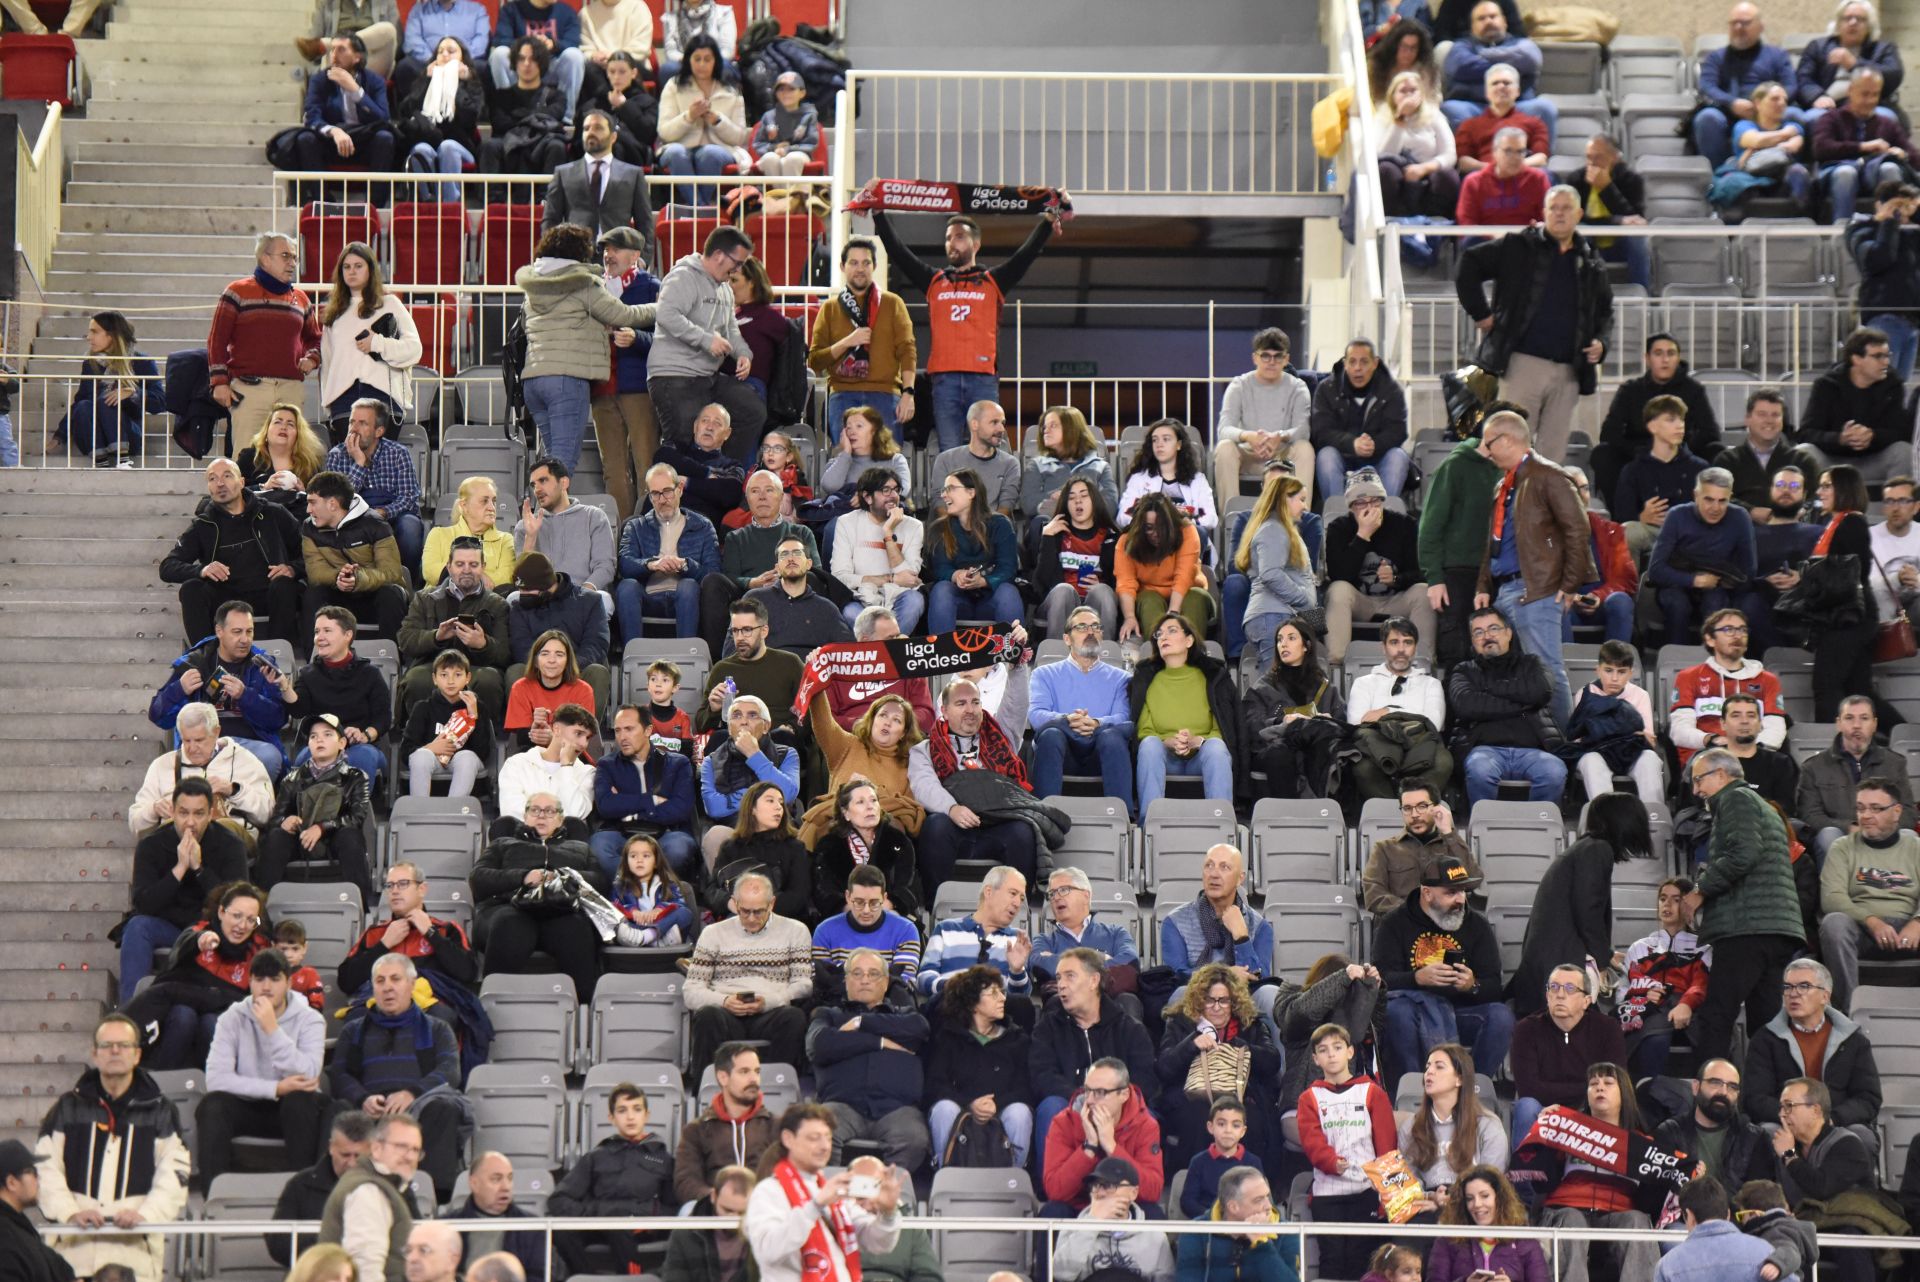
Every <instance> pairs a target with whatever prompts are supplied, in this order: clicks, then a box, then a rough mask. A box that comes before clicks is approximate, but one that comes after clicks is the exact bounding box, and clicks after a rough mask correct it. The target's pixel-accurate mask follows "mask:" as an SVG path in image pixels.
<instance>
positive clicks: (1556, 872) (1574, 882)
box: [1507, 792, 1653, 1019]
mask: <svg viewBox="0 0 1920 1282" xmlns="http://www.w3.org/2000/svg"><path fill="white" fill-rule="evenodd" d="M1652 857H1653V837H1652V835H1651V833H1650V831H1649V830H1648V828H1647V808H1646V806H1645V805H1644V804H1642V803H1641V801H1640V798H1638V797H1636V796H1635V795H1634V794H1632V793H1630V792H1603V793H1601V794H1600V795H1599V796H1598V797H1595V798H1594V799H1593V800H1592V802H1590V803H1589V804H1588V806H1587V830H1586V832H1585V833H1583V834H1581V837H1580V840H1578V841H1576V842H1574V843H1573V845H1572V846H1571V847H1570V848H1569V849H1568V850H1567V851H1566V853H1564V854H1562V855H1561V856H1560V857H1559V858H1558V859H1555V860H1554V861H1553V863H1551V864H1550V865H1548V867H1547V871H1546V875H1545V876H1543V877H1541V878H1540V885H1539V887H1538V888H1537V889H1535V890H1534V892H1533V912H1532V914H1531V915H1529V917H1528V918H1527V939H1526V942H1525V943H1524V944H1523V945H1521V948H1520V964H1519V965H1518V966H1517V967H1515V968H1514V972H1513V981H1512V982H1511V983H1510V984H1508V985H1507V995H1508V996H1509V997H1511V998H1512V999H1513V1013H1514V1017H1515V1018H1516V1019H1524V1018H1526V1017H1527V1016H1528V1015H1531V1014H1533V1013H1534V1012H1536V1011H1541V1010H1545V1009H1546V1005H1547V976H1548V975H1550V974H1552V973H1553V968H1554V967H1555V966H1561V965H1566V966H1581V967H1584V966H1586V964H1587V962H1588V961H1589V959H1591V961H1592V962H1593V964H1594V965H1595V966H1597V967H1599V968H1600V969H1601V970H1605V969H1606V968H1607V967H1608V966H1609V965H1610V964H1612V960H1613V868H1614V865H1615V864H1623V863H1625V862H1626V861H1627V860H1629V859H1650V858H1652Z"/></svg>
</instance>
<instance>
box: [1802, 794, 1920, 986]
mask: <svg viewBox="0 0 1920 1282" xmlns="http://www.w3.org/2000/svg"><path fill="white" fill-rule="evenodd" d="M1853 816H1854V824H1855V827H1854V830H1853V831H1852V832H1851V833H1849V834H1847V835H1846V836H1844V837H1842V838H1840V840H1838V841H1836V842H1834V843H1833V845H1832V847H1831V848H1830V849H1828V851H1827V860H1826V863H1824V864H1823V865H1821V869H1820V911H1821V913H1822V914H1823V916H1822V917H1821V918H1820V955H1821V956H1822V957H1824V958H1826V959H1827V964H1828V965H1830V966H1832V967H1833V970H1834V985H1833V1000H1834V1002H1835V1003H1836V1004H1837V1005H1838V1006H1840V1007H1841V1009H1843V1010H1844V1009H1846V1008H1847V1006H1848V999H1849V998H1851V997H1852V995H1853V990H1854V988H1855V986H1856V985H1858V984H1859V982H1860V950H1861V949H1862V948H1865V949H1866V950H1867V951H1868V952H1869V953H1870V954H1871V955H1874V956H1876V957H1883V958H1902V957H1920V837H1916V836H1915V835H1914V834H1913V830H1912V829H1911V828H1908V827H1906V826H1905V825H1904V824H1902V823H1901V818H1902V809H1901V805H1900V794H1899V792H1898V791H1896V790H1895V788H1894V785H1893V781H1892V780H1890V779H1880V778H1868V779H1863V780H1861V781H1860V787H1859V788H1858V789H1857V790H1856V791H1855V792H1854V794H1853Z"/></svg>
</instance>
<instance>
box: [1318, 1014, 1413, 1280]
mask: <svg viewBox="0 0 1920 1282" xmlns="http://www.w3.org/2000/svg"><path fill="white" fill-rule="evenodd" d="M1311 1045H1312V1046H1313V1062H1314V1064H1315V1065H1316V1066H1317V1067H1318V1068H1319V1069H1320V1074H1321V1078H1320V1080H1319V1081H1317V1082H1315V1083H1314V1084H1313V1085H1311V1086H1309V1087H1307V1089H1306V1090H1304V1091H1301V1092H1300V1104H1299V1116H1298V1121H1299V1123H1300V1147H1302V1148H1304V1149H1305V1150H1306V1151H1307V1160H1308V1161H1310V1162H1312V1163H1313V1197H1312V1200H1311V1204H1312V1207H1313V1218H1314V1219H1316V1220H1321V1221H1331V1222H1334V1223H1343V1224H1367V1223H1378V1222H1379V1220H1380V1195H1379V1193H1377V1192H1376V1191H1375V1190H1374V1187H1373V1181H1372V1180H1370V1179H1368V1178H1367V1173H1366V1171H1364V1170H1363V1169H1361V1167H1362V1164H1363V1163H1366V1162H1371V1161H1372V1160H1373V1159H1374V1158H1376V1157H1379V1156H1381V1155H1382V1154H1384V1153H1391V1152H1392V1151H1393V1150H1394V1149H1396V1148H1398V1147H1399V1140H1398V1139H1397V1137H1396V1134H1395V1130H1394V1124H1393V1101H1392V1100H1389V1099H1388V1098H1387V1093H1386V1092H1385V1091H1383V1090H1381V1089H1380V1084H1379V1083H1378V1082H1376V1081H1374V1080H1373V1079H1372V1078H1371V1077H1355V1076H1354V1074H1353V1035H1352V1034H1351V1033H1349V1032H1348V1031H1347V1030H1346V1029H1344V1028H1342V1027H1341V1026H1340V1025H1338V1024H1322V1025H1320V1027H1318V1028H1316V1029H1314V1030H1313V1039H1312V1042H1311ZM1371 1245H1372V1244H1371V1242H1370V1241H1369V1239H1367V1238H1363V1237H1324V1238H1321V1239H1320V1273H1321V1275H1322V1276H1323V1277H1333V1278H1357V1277H1359V1276H1360V1275H1361V1274H1362V1273H1364V1272H1366V1270H1367V1255H1368V1251H1369V1248H1370V1246H1371Z"/></svg>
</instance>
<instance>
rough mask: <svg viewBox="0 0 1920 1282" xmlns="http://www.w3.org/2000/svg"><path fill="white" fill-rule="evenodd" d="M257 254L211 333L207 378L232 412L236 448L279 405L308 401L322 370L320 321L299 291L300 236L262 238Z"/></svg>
mask: <svg viewBox="0 0 1920 1282" xmlns="http://www.w3.org/2000/svg"><path fill="white" fill-rule="evenodd" d="M253 252H254V258H255V263H254V268H253V275H252V276H249V277H244V278H242V279H240V280H236V281H234V282H233V283H232V284H231V285H228V286H227V287H226V289H225V290H223V291H221V294H220V301H219V302H218V303H216V304H214V308H213V325H212V328H210V329H209V330H208V331H207V380H208V382H209V383H211V384H212V386H213V399H214V400H216V401H218V402H220V404H221V405H223V406H225V407H226V408H227V409H228V410H230V411H231V412H232V414H233V439H234V440H235V441H236V442H246V441H251V440H252V439H253V438H254V436H255V435H256V434H258V432H259V431H260V429H261V427H263V426H264V425H265V424H266V421H267V418H268V416H269V415H270V414H272V412H273V407H274V406H275V405H276V404H278V403H281V402H286V403H289V404H293V405H299V404H301V403H303V401H304V400H305V395H304V393H303V392H302V391H301V385H302V384H303V383H304V382H305V381H306V377H307V375H308V374H311V373H312V372H313V371H314V370H315V369H317V368H318V367H319V365H320V316H319V314H318V313H317V312H315V311H314V309H313V303H312V301H311V300H310V299H309V298H308V297H307V295H306V293H305V292H304V291H302V290H299V289H296V288H294V284H293V282H294V278H295V277H296V276H298V275H299V271H300V251H299V248H298V246H296V245H295V244H294V242H293V237H291V236H289V235H287V233H285V232H282V231H267V232H261V233H260V235H259V236H258V237H257V238H256V239H255V240H254V242H253ZM322 270H325V268H322Z"/></svg>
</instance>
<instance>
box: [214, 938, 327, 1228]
mask: <svg viewBox="0 0 1920 1282" xmlns="http://www.w3.org/2000/svg"><path fill="white" fill-rule="evenodd" d="M290 978H291V972H290V971H289V970H288V968H287V962H286V958H284V957H282V956H281V955H280V954H279V953H278V952H276V951H275V950H273V949H271V948H269V949H266V950H265V951H263V952H260V953H256V954H255V955H254V958H253V961H252V962H251V963H249V965H248V967H247V988H248V991H249V993H250V994H251V995H250V996H249V997H248V998H247V1000H246V1001H244V1002H235V1003H234V1004H233V1005H232V1006H229V1007H228V1008H227V1009H226V1012H225V1013H224V1014H222V1015H221V1016H220V1020H219V1022H218V1023H216V1024H215V1025H214V1027H213V1049H212V1050H211V1051H209V1052H208V1053H207V1094H206V1095H205V1097H203V1098H202V1099H201V1101H200V1106H199V1109H198V1111H197V1113H196V1114H195V1118H196V1122H197V1125H198V1132H199V1143H198V1148H199V1161H198V1162H197V1163H195V1167H196V1169H195V1171H194V1177H195V1180H194V1186H195V1187H196V1188H198V1189H200V1190H201V1191H203V1192H204V1191H205V1190H206V1189H207V1187H208V1186H210V1185H211V1184H212V1183H213V1181H214V1178H215V1177H216V1176H219V1175H221V1174H223V1173H225V1172H226V1171H227V1170H228V1169H229V1168H230V1167H231V1166H232V1164H233V1140H234V1137H235V1136H238V1135H261V1136H266V1137H268V1138H274V1139H282V1138H283V1139H285V1140H286V1143H287V1156H288V1157H289V1158H290V1159H291V1160H292V1161H293V1162H294V1163H295V1164H297V1165H299V1166H306V1165H308V1164H309V1163H311V1162H313V1161H315V1160H317V1159H318V1158H319V1156H320V1154H321V1152H322V1151H323V1148H322V1145H323V1144H324V1142H325V1139H326V1130H325V1126H326V1120H327V1114H328V1112H329V1111H330V1109H331V1107H332V1103H333V1101H331V1100H329V1099H328V1098H327V1097H326V1096H325V1095H323V1094H321V1092H320V1064H321V1059H322V1057H323V1056H324V1055H325V1053H326V1040H327V1025H326V1020H325V1019H323V1018H322V1017H321V1015H320V1013H319V1012H318V1011H316V1010H314V1008H313V1007H312V1006H310V1005H308V1004H307V1001H306V999H305V998H304V997H302V998H301V999H300V1000H299V1001H293V1002H290V1001H288V1000H287V986H288V981H289V980H290Z"/></svg>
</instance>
